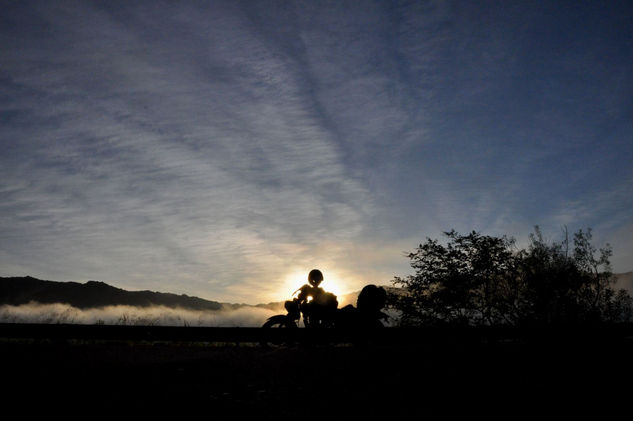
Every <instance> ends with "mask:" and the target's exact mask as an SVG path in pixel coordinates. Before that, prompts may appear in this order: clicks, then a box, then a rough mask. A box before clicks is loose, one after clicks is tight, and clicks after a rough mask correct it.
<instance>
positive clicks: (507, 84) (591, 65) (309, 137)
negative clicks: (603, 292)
mask: <svg viewBox="0 0 633 421" xmlns="http://www.w3.org/2000/svg"><path fill="white" fill-rule="evenodd" d="M556 7H558V6H547V5H545V6H542V7H538V8H530V9H529V10H526V9H525V8H524V7H523V6H520V7H519V6H517V7H509V6H506V4H505V3H504V2H501V3H500V4H494V5H491V6H490V8H480V7H475V6H463V5H459V4H454V3H452V2H425V3H424V4H418V3H408V2H403V3H398V4H397V5H396V4H389V5H386V4H383V3H381V2H366V3H363V5H358V4H357V3H354V2H337V3H336V4H335V5H331V7H323V6H322V5H318V4H314V3H312V2H301V1H299V2H283V3H274V4H266V5H259V4H247V3H241V2H221V1H220V2H213V3H209V4H184V5H181V4H179V5H175V4H172V3H170V2H151V3H149V2H148V3H145V2H135V3H133V4H130V3H128V2H108V3H99V2H80V3H76V2H59V3H57V4H56V5H55V7H53V6H52V5H50V4H48V3H47V2H19V3H13V4H11V5H9V6H7V7H6V10H5V13H3V17H1V18H0V19H2V22H1V28H2V29H0V45H1V46H2V50H1V53H0V99H1V100H0V135H1V137H2V141H3V154H2V156H0V178H1V179H2V183H1V184H0V194H2V199H3V200H2V201H0V238H2V242H0V267H1V268H2V271H3V272H4V273H3V275H5V276H9V275H26V274H28V275H32V276H36V277H40V278H46V279H56V280H76V281H85V280H87V279H98V280H102V281H106V282H109V283H112V284H115V285H117V286H120V287H124V288H128V289H153V290H161V291H173V292H177V293H187V294H191V295H199V296H202V297H205V298H209V299H213V300H220V301H231V302H250V303H256V302H266V301H276V300H280V299H283V298H285V296H280V294H283V293H282V292H280V291H281V289H282V288H283V287H284V285H285V284H284V282H286V279H285V278H286V277H287V276H288V274H289V273H291V272H296V271H305V273H307V271H308V270H310V269H311V268H312V267H320V268H326V269H329V270H331V271H335V272H337V273H339V274H341V276H342V277H345V281H346V282H347V287H348V289H349V290H354V289H360V288H359V287H360V286H362V285H363V284H364V283H369V282H375V283H385V282H387V281H388V280H389V279H390V275H389V274H390V273H392V272H394V271H395V270H397V269H404V268H405V267H406V261H405V260H404V259H402V255H401V251H403V250H401V249H404V250H407V249H410V248H412V247H415V245H416V244H417V243H418V242H419V241H421V240H423V238H424V237H425V236H431V237H434V236H437V235H439V234H440V232H441V231H442V230H447V229H450V228H456V229H458V230H460V231H467V230H471V229H477V230H482V231H486V232H492V233H495V234H496V233H499V234H501V233H509V234H511V235H516V236H525V235H527V232H526V231H527V230H528V229H529V228H530V227H531V226H532V225H534V224H539V225H541V226H555V225H557V224H559V223H561V221H563V220H564V221H566V222H565V223H570V224H572V225H573V224H577V225H578V226H579V227H581V226H586V225H595V226H596V228H598V226H600V227H601V228H604V230H605V231H606V232H605V238H607V239H608V238H609V236H610V235H617V236H618V238H621V237H622V235H623V234H622V232H623V230H625V231H626V227H628V226H630V224H631V219H630V217H628V216H627V215H626V214H625V212H624V211H623V209H624V208H625V206H628V202H627V201H626V200H625V201H624V202H622V198H623V197H627V193H630V192H631V186H630V183H629V182H628V181H626V180H630V179H631V176H632V175H633V172H632V171H633V169H631V166H630V162H631V159H632V158H633V156H631V152H630V148H627V146H628V145H627V142H626V140H625V139H630V136H631V127H630V124H628V125H627V123H626V122H627V121H630V118H629V117H630V113H631V107H630V104H629V103H628V102H627V98H630V93H631V92H633V86H632V84H631V82H630V80H628V79H627V78H626V77H625V75H628V69H630V67H631V66H630V65H629V64H631V63H633V57H632V56H631V53H630V52H628V53H627V52H624V51H629V50H630V49H629V50H626V49H624V48H621V51H620V47H621V46H622V45H621V43H622V41H620V40H621V39H623V38H626V37H623V36H622V31H621V30H619V29H623V28H626V27H625V26H623V25H624V23H623V22H624V21H622V18H620V17H619V16H620V15H621V13H619V11H618V10H617V9H616V8H615V6H614V8H613V9H611V8H605V10H604V11H603V12H601V13H604V14H605V15H604V16H602V15H601V16H602V17H601V19H604V21H605V22H609V25H601V24H600V22H601V21H600V19H597V18H593V17H592V16H593V15H591V16H584V15H583V13H587V10H585V9H583V8H577V9H574V10H576V11H575V12H574V13H564V14H561V10H549V9H548V8H554V9H556ZM551 16H558V18H557V20H556V22H553V21H552V19H553V18H552V17H551ZM501 17H503V18H501ZM577 20H581V21H582V22H584V23H583V25H584V27H586V31H585V32H583V33H582V34H577V35H578V36H577V37H572V38H573V40H570V39H567V38H566V36H567V35H565V34H566V33H567V32H564V31H563V32H561V33H559V32H558V30H557V28H558V27H561V28H566V27H569V28H572V29H573V28H574V27H575V26H574V25H573V24H574V22H576V21H577ZM554 23H556V25H555V24H554ZM618 28H619V29H618ZM572 29H570V31H572ZM614 31H615V32H614ZM629 32H630V29H629ZM570 33H573V31H572V32H570ZM543 37H545V38H543ZM547 37H549V38H547ZM546 39H547V40H548V42H547V43H545V42H544V40H546ZM600 39H604V40H609V42H607V41H604V42H601V41H600ZM605 45H608V47H605ZM603 48H607V49H608V50H609V54H607V55H604V54H603V52H602V51H603V50H602V49H603ZM625 70H626V71H625ZM623 139H624V140H623ZM609 191H612V192H619V193H617V194H616V193H613V194H609V193H608V192H609ZM629 196H631V195H630V194H629ZM591 197H599V198H600V200H599V201H598V202H592V201H590V200H588V199H587V198H591ZM623 203H626V205H623ZM573 209H576V211H574V212H575V213H574V215H575V217H574V218H572V219H570V218H567V217H564V215H568V214H569V212H571V211H573ZM607 220H608V221H610V223H606V222H603V221H607ZM570 228H571V229H573V227H570ZM623 244H624V243H623ZM396 250H397V252H396ZM628 251H629V250H627V251H626V252H628ZM383 254H384V255H383ZM387 254H389V255H390V256H391V257H384V256H385V255H387ZM361 256H365V257H366V259H365V260H363V258H361ZM370 256H373V257H370ZM378 256H380V257H378ZM619 261H623V260H622V259H620V260H619ZM630 269H632V268H629V267H622V268H620V270H622V271H624V270H630ZM398 273H401V272H400V271H396V272H395V273H392V275H395V274H398ZM288 293H290V291H288Z"/></svg>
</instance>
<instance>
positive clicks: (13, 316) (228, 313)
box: [0, 302, 278, 327]
mask: <svg viewBox="0 0 633 421" xmlns="http://www.w3.org/2000/svg"><path fill="white" fill-rule="evenodd" d="M277 313H278V312H275V311H273V310H270V309H266V308H259V307H240V308H237V309H230V308H227V309H224V310H218V311H197V310H187V309H182V308H171V307H164V306H153V307H146V308H143V307H133V306H120V305H119V306H107V307H99V308H90V309H79V308H77V307H73V306H70V305H68V304H61V303H58V304H40V303H34V302H32V303H29V304H23V305H18V306H13V305H2V306H0V323H46V324H51V323H55V324H57V323H60V324H61V323H69V324H106V325H137V326H208V327H260V326H261V325H262V324H263V323H264V322H265V321H266V319H267V318H269V317H270V316H273V315H275V314H277Z"/></svg>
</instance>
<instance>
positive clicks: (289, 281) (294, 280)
mask: <svg viewBox="0 0 633 421" xmlns="http://www.w3.org/2000/svg"><path fill="white" fill-rule="evenodd" d="M309 272H310V269H308V270H303V271H300V270H296V271H293V272H291V273H289V274H288V275H287V276H286V278H285V279H284V281H283V282H282V286H281V290H280V291H279V295H280V296H282V297H286V299H290V297H291V295H292V294H293V293H295V292H296V291H297V290H298V289H299V288H301V287H302V286H303V285H305V284H307V283H308V273H309ZM322 272H323V282H321V285H319V286H320V287H321V288H323V289H324V290H325V291H327V292H331V293H333V294H334V295H336V296H337V297H341V295H342V294H344V293H345V284H344V282H342V281H341V278H339V277H338V276H337V274H336V272H334V271H326V270H323V271H322ZM339 299H340V298H339Z"/></svg>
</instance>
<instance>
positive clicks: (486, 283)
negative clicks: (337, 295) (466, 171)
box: [390, 227, 633, 326]
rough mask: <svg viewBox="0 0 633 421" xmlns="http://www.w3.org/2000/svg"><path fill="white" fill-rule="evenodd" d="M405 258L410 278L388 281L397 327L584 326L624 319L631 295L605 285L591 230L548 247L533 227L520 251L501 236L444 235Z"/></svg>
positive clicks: (606, 266) (606, 275)
mask: <svg viewBox="0 0 633 421" xmlns="http://www.w3.org/2000/svg"><path fill="white" fill-rule="evenodd" d="M445 235H446V237H447V238H448V241H447V242H446V244H441V243H440V242H439V241H438V240H433V239H429V238H427V240H426V242H425V243H424V244H420V246H419V247H418V248H417V249H416V250H415V251H414V252H411V253H409V254H408V257H409V259H410V260H411V267H412V268H413V269H414V270H415V274H413V275H410V276H406V277H396V278H395V279H394V280H393V283H394V284H395V285H398V286H402V287H404V289H405V291H406V293H404V294H400V295H397V296H396V295H391V296H390V304H391V305H392V307H394V308H395V309H397V310H399V311H400V312H401V319H400V323H401V324H402V325H438V324H461V325H512V326H542V325H549V326H551V325H557V326H558V325H564V326H569V325H588V324H599V323H613V322H623V321H630V320H631V315H632V314H633V311H632V308H633V305H632V302H633V301H632V298H631V296H630V295H629V294H628V293H627V292H626V291H625V290H619V291H616V290H615V289H614V288H613V283H614V282H615V278H614V277H613V273H612V272H611V266H610V262H609V258H610V257H611V255H612V251H611V248H610V246H609V245H608V244H607V245H606V246H605V247H604V248H600V249H596V248H595V247H594V246H593V245H592V243H591V240H592V235H591V229H588V230H587V231H583V230H579V231H578V232H576V233H575V234H574V235H573V240H571V241H570V239H569V235H568V234H567V232H566V231H565V235H564V239H563V240H562V241H560V242H552V243H548V242H547V241H545V240H544V239H543V235H542V234H541V231H540V230H539V228H538V227H536V228H535V232H534V233H532V234H531V235H530V237H529V240H530V241H529V245H528V247H527V249H518V247H517V246H516V242H515V240H514V239H512V238H508V237H506V236H501V237H495V236H488V235H482V234H480V233H478V232H475V231H473V232H471V233H470V234H467V235H462V234H459V233H457V232H456V231H454V230H452V231H450V232H445Z"/></svg>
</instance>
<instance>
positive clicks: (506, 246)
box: [393, 230, 516, 325]
mask: <svg viewBox="0 0 633 421" xmlns="http://www.w3.org/2000/svg"><path fill="white" fill-rule="evenodd" d="M444 234H445V235H446V236H447V237H448V243H447V244H446V245H442V244H440V243H439V242H438V241H437V240H431V239H429V238H427V241H426V243H424V244H420V246H419V247H418V248H417V250H416V251H414V252H412V253H409V254H408V257H409V259H410V260H411V266H412V267H413V268H414V269H415V274H414V275H410V276H407V277H404V278H400V277H396V278H395V279H394V281H393V282H394V284H396V285H400V286H402V287H404V288H405V289H406V290H407V294H404V295H401V296H399V297H398V298H397V299H396V300H395V303H394V304H395V307H396V308H397V309H398V310H400V311H401V313H402V316H401V322H402V323H403V324H406V325H418V324H436V323H460V324H473V323H474V324H497V323H502V322H503V321H504V320H505V319H506V318H507V317H509V314H510V313H511V311H510V309H509V308H508V306H509V305H511V303H512V302H513V300H514V299H513V297H512V295H513V290H514V289H513V287H512V285H511V284H510V283H508V281H509V280H510V279H509V278H508V277H507V275H508V274H511V273H514V272H515V271H516V262H515V257H514V253H513V246H514V240H512V239H509V238H507V237H505V236H504V237H491V236H485V235H481V234H479V233H477V232H475V231H473V232H471V233H470V234H468V235H460V234H459V233H457V232H456V231H455V230H452V231H450V232H445V233H444Z"/></svg>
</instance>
